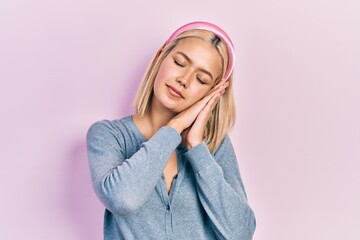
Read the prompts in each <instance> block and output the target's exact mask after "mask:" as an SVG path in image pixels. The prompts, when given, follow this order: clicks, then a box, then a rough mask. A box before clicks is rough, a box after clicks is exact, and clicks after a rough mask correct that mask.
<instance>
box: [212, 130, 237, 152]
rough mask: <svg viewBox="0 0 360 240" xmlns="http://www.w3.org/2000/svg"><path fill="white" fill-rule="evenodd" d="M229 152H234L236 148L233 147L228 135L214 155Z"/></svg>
mask: <svg viewBox="0 0 360 240" xmlns="http://www.w3.org/2000/svg"><path fill="white" fill-rule="evenodd" d="M229 151H231V152H233V151H234V147H233V145H232V142H231V139H230V137H229V134H226V135H225V136H224V138H223V139H222V140H221V143H220V144H219V146H218V148H217V149H215V151H214V152H213V154H214V155H219V154H222V153H224V152H229Z"/></svg>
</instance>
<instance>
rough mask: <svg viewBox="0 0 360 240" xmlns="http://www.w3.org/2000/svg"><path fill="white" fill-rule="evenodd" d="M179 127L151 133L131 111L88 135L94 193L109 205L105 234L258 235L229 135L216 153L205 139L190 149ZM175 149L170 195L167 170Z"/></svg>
mask: <svg viewBox="0 0 360 240" xmlns="http://www.w3.org/2000/svg"><path fill="white" fill-rule="evenodd" d="M180 143H181V136H180V135H179V134H178V133H177V132H176V130H175V129H173V128H171V127H169V126H164V127H161V128H160V129H159V130H158V131H157V132H156V133H155V134H154V135H153V136H152V137H151V138H150V139H146V138H145V137H144V136H143V135H142V134H141V133H140V131H139V129H138V128H137V127H136V125H135V123H134V122H133V120H132V117H131V116H127V117H124V118H122V119H119V120H113V121H109V120H102V121H98V122H96V123H94V124H92V125H91V127H90V128H89V130H88V133H87V150H88V159H89V165H90V172H91V177H92V184H93V188H94V191H95V193H96V195H97V196H98V198H99V199H100V201H101V202H102V203H103V205H104V206H105V219H104V239H105V240H113V239H126V240H132V239H136V240H147V239H154V240H155V239H156V240H161V239H174V240H178V239H179V240H180V239H186V240H191V239H196V240H201V239H204V240H205V239H206V240H211V239H234V240H245V239H252V236H253V233H254V231H255V225H256V220H255V216H254V213H253V211H252V209H251V208H250V206H249V205H248V202H247V197H246V193H245V189H244V186H243V183H242V180H241V177H240V173H239V167H238V164H237V160H236V156H235V152H234V149H233V146H232V144H231V141H230V138H229V137H228V135H226V137H225V138H224V139H223V141H222V142H221V144H220V146H219V148H218V149H217V150H216V151H215V152H214V153H213V154H212V153H211V152H210V151H209V150H208V148H207V146H206V144H205V142H202V143H200V144H198V145H196V146H194V147H193V148H191V149H190V150H189V151H187V150H186V149H185V148H184V147H183V146H182V145H181V144H180ZM173 151H176V153H177V159H178V174H177V175H176V176H175V178H174V179H173V183H172V188H171V191H170V193H168V192H167V190H166V184H165V180H164V175H163V170H164V168H165V166H166V164H167V161H168V159H169V157H170V155H171V154H172V153H173Z"/></svg>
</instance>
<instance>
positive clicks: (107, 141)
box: [87, 121, 181, 214]
mask: <svg viewBox="0 0 360 240" xmlns="http://www.w3.org/2000/svg"><path fill="white" fill-rule="evenodd" d="M126 140H127V139H124V137H123V136H121V132H120V131H119V130H118V129H116V130H115V127H114V126H113V125H112V124H111V123H110V122H109V121H99V122H96V123H94V124H93V125H92V126H91V127H90V128H89V130H88V133H87V151H88V159H89V165H90V172H91V177H92V184H93V188H94V191H95V193H96V194H97V196H98V198H99V199H100V200H101V202H102V203H103V204H104V206H105V207H106V208H107V209H109V210H110V211H111V212H114V213H118V214H127V213H130V212H134V211H136V210H137V209H138V208H139V207H140V206H142V205H143V204H144V203H145V201H146V200H147V199H148V197H149V196H150V194H151V192H152V191H153V190H154V188H155V186H156V184H157V182H158V180H159V179H160V177H161V176H162V173H163V169H164V167H165V165H166V163H167V161H168V159H169V157H170V155H171V153H172V152H173V151H174V150H175V148H176V147H177V146H178V145H179V143H180V141H181V137H180V135H179V134H178V133H177V132H176V131H175V130H174V129H173V128H171V127H168V126H165V127H162V128H160V129H159V130H158V131H157V132H156V133H155V134H154V135H153V136H152V137H151V138H150V139H149V140H148V141H147V142H144V143H143V144H142V145H141V147H140V149H139V150H138V151H137V152H135V154H133V156H131V157H130V158H129V159H126V158H125V156H124V147H125V141H126ZM164 143H166V144H164Z"/></svg>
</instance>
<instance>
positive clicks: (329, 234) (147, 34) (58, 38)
mask: <svg viewBox="0 0 360 240" xmlns="http://www.w3.org/2000/svg"><path fill="white" fill-rule="evenodd" d="M359 13H360V3H359V1H357V0H343V1H335V0H327V1H325V0H305V1H295V0H291V1H280V0H279V1H274V0H270V1H268V0H253V1H243V0H240V1H237V0H232V1H226V0H222V1H202V2H200V1H192V0H184V1H176V2H169V1H159V0H157V1H154V0H153V1H93V0H87V1H85V0H82V1H81V0H78V1H70V0H64V1H45V0H33V1H22V0H3V1H1V2H0V80H1V81H0V107H1V108H0V109H1V125H0V143H1V167H0V182H1V186H2V187H1V197H0V201H1V204H0V213H1V214H0V238H1V239H61V240H62V239H67V240H72V239H80V240H95V239H101V238H102V221H103V207H102V205H101V204H100V202H99V201H98V200H97V198H96V197H95V195H94V194H93V192H92V188H91V184H90V178H89V172H88V165H87V158H86V150H85V134H86V131H87V129H88V127H89V125H90V124H91V123H93V122H95V121H97V120H100V119H104V118H107V119H115V118H120V117H122V116H125V115H128V114H131V113H133V110H132V107H131V102H132V99H133V98H134V95H135V92H136V89H137V87H138V84H139V82H140V78H141V77H142V74H143V72H144V70H145V68H146V66H147V63H148V62H149V60H150V59H151V57H152V55H153V54H154V53H155V51H156V50H157V48H158V47H159V46H160V45H161V44H162V43H163V42H164V41H165V39H166V38H167V37H168V36H169V34H171V33H172V31H173V30H175V29H176V28H177V27H178V26H180V25H182V24H184V23H187V22H189V21H194V20H205V21H211V22H214V23H216V24H218V25H219V26H221V27H223V28H224V29H225V30H226V31H227V32H228V33H229V34H230V36H232V38H233V41H234V43H235V46H236V49H237V59H238V61H237V62H236V67H235V71H236V81H235V87H236V91H235V94H236V101H237V111H238V112H237V113H238V114H237V116H238V118H237V124H236V126H235V128H234V129H233V130H232V132H231V137H232V140H233V144H234V146H235V148H236V152H237V156H238V160H239V165H240V168H241V173H242V177H243V180H244V183H245V186H246V189H247V193H248V198H249V202H250V204H251V206H252V207H253V209H254V211H255V213H256V217H257V229H256V233H255V237H254V239H256V240H267V239H270V240H289V239H291V240H304V239H326V240H339V239H341V240H344V239H360V230H359V222H360V207H359V205H360V204H359V203H360V192H359V189H360V178H359V170H360V162H359V160H360V125H359V123H360V82H359V81H360V44H359V43H360V27H359V26H360V14H359Z"/></svg>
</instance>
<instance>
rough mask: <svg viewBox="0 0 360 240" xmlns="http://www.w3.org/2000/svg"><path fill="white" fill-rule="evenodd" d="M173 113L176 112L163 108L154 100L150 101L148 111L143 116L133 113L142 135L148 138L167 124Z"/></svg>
mask: <svg viewBox="0 0 360 240" xmlns="http://www.w3.org/2000/svg"><path fill="white" fill-rule="evenodd" d="M175 115H176V113H174V112H171V111H169V110H168V109H165V108H163V107H162V106H160V105H159V104H157V102H156V101H152V103H151V109H150V111H149V112H148V113H147V114H146V115H145V116H144V117H143V118H140V116H138V115H137V114H135V115H134V119H135V120H136V121H135V122H137V123H138V128H139V129H140V130H141V131H142V133H143V135H144V136H145V137H146V138H147V139H149V138H150V137H151V136H152V135H154V134H155V133H156V132H157V131H158V130H159V128H161V127H163V126H165V125H166V124H168V122H169V121H170V120H171V119H172V118H173V117H174V116H175Z"/></svg>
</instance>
